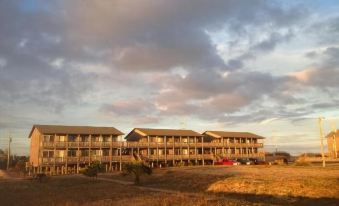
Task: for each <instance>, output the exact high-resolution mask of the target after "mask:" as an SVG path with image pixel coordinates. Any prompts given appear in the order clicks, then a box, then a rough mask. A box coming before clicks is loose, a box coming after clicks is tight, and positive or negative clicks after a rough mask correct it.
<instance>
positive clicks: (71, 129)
mask: <svg viewBox="0 0 339 206" xmlns="http://www.w3.org/2000/svg"><path fill="white" fill-rule="evenodd" d="M35 128H36V129H38V130H39V132H40V133H43V134H96V135H99V134H103V135H108V134H109V135H123V134H124V133H122V132H121V131H119V130H117V129H116V128H114V127H90V126H64V125H33V127H32V130H31V132H30V133H29V138H30V137H31V136H32V133H33V131H34V129H35Z"/></svg>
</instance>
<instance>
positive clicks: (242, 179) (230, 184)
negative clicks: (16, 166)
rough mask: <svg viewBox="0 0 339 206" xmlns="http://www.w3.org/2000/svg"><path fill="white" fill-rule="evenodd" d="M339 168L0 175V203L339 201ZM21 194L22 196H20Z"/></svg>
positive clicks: (264, 203) (218, 168)
mask: <svg viewBox="0 0 339 206" xmlns="http://www.w3.org/2000/svg"><path fill="white" fill-rule="evenodd" d="M338 187H339V168H338V167H331V168H325V169H324V168H321V167H294V166H285V167H283V166H271V167H269V166H209V167H182V168H166V169H158V170H154V173H153V174H152V175H151V176H143V177H142V186H134V185H133V177H129V176H122V175H121V174H120V173H118V172H117V173H111V174H101V175H100V176H99V178H98V180H93V179H89V178H85V177H83V176H81V175H75V176H58V177H49V178H48V179H47V180H46V181H44V182H42V183H38V182H36V181H32V180H30V181H29V180H21V181H9V180H1V179H0V201H1V202H0V205H13V203H15V205H71V206H73V205H140V206H141V205H145V206H146V205H147V206H148V205H151V206H152V205H281V206H282V205H298V206H299V205H321V206H323V205H339V188H338ZM18 197H20V198H18Z"/></svg>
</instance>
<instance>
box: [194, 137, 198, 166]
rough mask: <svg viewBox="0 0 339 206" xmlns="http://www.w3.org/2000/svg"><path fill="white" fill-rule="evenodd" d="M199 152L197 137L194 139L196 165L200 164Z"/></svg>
mask: <svg viewBox="0 0 339 206" xmlns="http://www.w3.org/2000/svg"><path fill="white" fill-rule="evenodd" d="M197 153H198V150H197V137H194V155H195V164H198V154H197Z"/></svg>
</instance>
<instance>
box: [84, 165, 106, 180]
mask: <svg viewBox="0 0 339 206" xmlns="http://www.w3.org/2000/svg"><path fill="white" fill-rule="evenodd" d="M103 169H104V168H103V166H102V164H100V163H99V162H94V163H92V164H91V165H88V166H87V167H86V168H85V169H84V170H82V171H81V173H82V174H83V175H85V176H87V177H95V178H97V177H98V173H99V172H102V171H103Z"/></svg>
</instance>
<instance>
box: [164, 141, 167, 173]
mask: <svg viewBox="0 0 339 206" xmlns="http://www.w3.org/2000/svg"><path fill="white" fill-rule="evenodd" d="M164 139H165V140H164V141H165V166H166V167H167V137H166V136H165V137H164Z"/></svg>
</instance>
